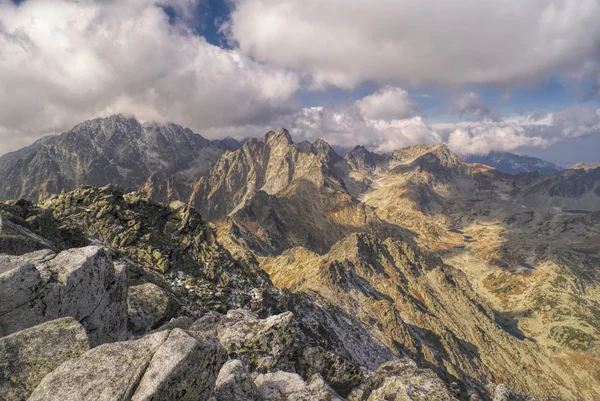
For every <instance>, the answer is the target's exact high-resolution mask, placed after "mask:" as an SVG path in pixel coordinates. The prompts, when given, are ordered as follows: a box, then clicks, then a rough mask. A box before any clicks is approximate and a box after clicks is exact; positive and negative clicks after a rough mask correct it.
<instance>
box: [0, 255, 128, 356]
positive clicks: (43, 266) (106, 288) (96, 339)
mask: <svg viewBox="0 0 600 401" xmlns="http://www.w3.org/2000/svg"><path fill="white" fill-rule="evenodd" d="M126 271H127V269H126V268H125V267H124V266H123V265H121V264H118V263H117V264H114V263H113V261H112V258H111V256H110V255H109V253H108V251H107V250H106V249H105V248H102V247H99V246H90V247H85V248H79V249H71V250H68V251H63V252H61V253H59V254H58V255H56V254H53V253H52V252H50V251H38V252H34V253H31V254H27V255H24V256H21V257H13V256H0V299H2V300H3V302H2V303H1V305H0V334H1V335H8V334H11V333H14V332H17V331H19V330H23V329H25V328H28V327H32V326H35V325H37V324H40V323H42V322H45V321H49V320H53V319H56V318H59V317H64V316H71V317H73V318H75V319H76V320H78V321H79V322H81V324H82V325H83V327H85V329H86V331H87V332H88V336H89V340H90V344H91V345H98V344H102V343H105V342H110V341H117V340H121V339H124V338H125V336H126V324H127V309H126V294H127V284H126ZM4 300H6V301H4Z"/></svg>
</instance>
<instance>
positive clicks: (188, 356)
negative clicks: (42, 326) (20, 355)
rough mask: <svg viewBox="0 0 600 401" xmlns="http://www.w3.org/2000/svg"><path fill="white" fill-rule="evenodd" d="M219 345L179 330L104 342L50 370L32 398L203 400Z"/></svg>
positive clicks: (219, 357) (220, 354) (221, 356)
mask: <svg viewBox="0 0 600 401" xmlns="http://www.w3.org/2000/svg"><path fill="white" fill-rule="evenodd" d="M224 362H225V352H224V350H223V348H222V347H221V346H220V345H218V344H216V343H215V342H212V341H211V340H208V339H206V338H205V337H203V336H200V335H195V334H194V333H189V332H185V331H183V330H180V329H174V330H172V331H162V332H158V333H155V334H149V335H147V336H145V337H143V338H141V339H139V340H135V341H127V342H120V343H112V344H104V345H101V346H99V347H96V348H94V349H92V350H90V351H88V352H86V353H85V354H83V355H82V356H80V357H79V358H77V359H74V360H71V361H68V362H65V363H64V364H62V365H61V366H60V367H59V368H58V369H56V370H55V371H53V372H52V373H50V374H48V375H47V376H46V377H45V378H44V379H43V380H42V382H41V383H40V385H39V386H38V387H37V388H36V389H35V391H34V392H33V394H32V395H31V397H30V398H29V400H31V401H38V400H39V401H42V400H44V401H53V400H56V401H59V400H60V401H71V400H72V401H87V400H90V401H91V400H94V401H95V400H105V401H111V400H115V401H125V400H132V401H147V400H154V401H168V400H174V399H177V400H182V401H185V400H199V401H206V400H208V399H209V397H210V395H211V394H212V390H213V386H214V383H215V380H216V377H217V374H218V372H219V369H220V368H221V366H222V365H223V363H224Z"/></svg>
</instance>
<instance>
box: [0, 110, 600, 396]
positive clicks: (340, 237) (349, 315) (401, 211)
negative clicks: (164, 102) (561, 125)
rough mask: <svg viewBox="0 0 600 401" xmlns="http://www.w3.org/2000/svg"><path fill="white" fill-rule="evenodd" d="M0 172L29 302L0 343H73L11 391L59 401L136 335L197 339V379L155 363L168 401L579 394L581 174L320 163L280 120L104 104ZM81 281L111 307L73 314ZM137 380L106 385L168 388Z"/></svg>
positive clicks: (588, 325) (599, 194)
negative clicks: (231, 128) (235, 129)
mask: <svg viewBox="0 0 600 401" xmlns="http://www.w3.org/2000/svg"><path fill="white" fill-rule="evenodd" d="M494 167H497V168H494ZM508 170H510V171H508ZM554 170H556V171H554ZM513 173H518V174H513ZM0 182H1V183H2V184H1V185H0V199H2V200H5V202H4V203H2V204H0V252H1V253H5V254H8V255H11V256H1V257H0V258H4V259H2V260H0V274H2V275H3V276H1V277H3V281H2V280H0V295H2V296H6V297H7V299H8V297H9V296H10V297H18V296H20V297H25V295H23V294H25V292H26V290H25V289H23V290H22V291H19V290H18V289H15V288H21V287H18V286H17V287H15V286H14V285H13V284H11V283H19V282H23V281H19V280H20V277H30V276H31V277H34V276H35V277H36V278H35V279H34V278H28V280H31V282H32V283H33V284H31V285H30V286H29V288H35V291H33V292H32V293H31V294H32V295H27V296H28V297H29V298H27V302H29V303H30V305H33V306H35V308H32V309H24V308H23V307H22V305H24V304H26V303H27V302H25V301H24V302H25V303H23V302H21V303H19V302H17V301H15V302H14V305H13V303H11V304H8V306H6V307H5V308H4V309H0V336H3V337H0V355H2V353H3V352H4V353H6V352H8V351H6V350H7V349H8V348H7V346H6V347H5V348H2V347H3V345H2V341H9V340H10V341H13V343H15V342H17V341H20V340H18V338H20V337H18V336H25V334H22V333H25V331H26V330H33V329H35V328H36V327H40V326H35V325H37V324H50V323H48V322H55V320H53V319H57V318H64V317H65V316H71V317H74V318H75V319H76V320H77V321H78V322H79V323H77V322H75V323H73V324H75V325H76V324H81V327H83V329H81V330H84V331H85V333H87V336H88V338H89V339H90V346H91V347H92V348H91V350H89V351H88V350H87V349H77V350H72V352H71V353H70V354H69V353H67V354H65V355H67V356H64V355H62V354H61V355H62V356H61V357H60V358H59V359H60V364H59V363H56V364H55V366H54V365H53V366H52V367H47V368H44V369H45V370H44V374H41V373H39V374H37V376H35V377H34V379H31V377H33V376H34V375H33V374H30V376H28V377H30V381H31V380H33V381H32V383H34V384H31V385H28V386H24V387H23V389H21V387H18V385H17V384H15V383H18V382H19V380H21V379H15V381H14V382H11V380H10V378H8V379H6V380H5V383H4V382H2V381H1V380H0V392H1V391H9V390H2V389H7V388H8V389H10V391H13V393H14V394H17V393H18V394H26V395H27V396H19V397H21V398H19V397H16V396H15V399H27V397H29V395H30V394H32V395H31V396H32V397H33V398H30V399H60V398H52V397H59V395H56V394H60V392H61V391H64V392H67V391H71V393H69V394H79V396H80V397H81V393H77V391H78V390H77V389H76V388H75V387H77V386H75V387H73V388H70V387H69V388H67V387H68V385H67V384H66V383H72V382H73V383H79V382H78V381H83V380H84V377H83V376H81V377H79V376H75V373H73V372H74V371H76V370H78V369H80V370H81V371H83V372H90V373H86V374H87V375H88V376H86V377H100V378H98V379H97V380H98V381H97V383H99V384H98V386H97V387H100V388H103V386H108V384H107V383H116V382H115V381H114V378H112V376H110V375H111V373H110V372H104V371H100V372H97V367H98V366H99V365H98V364H102V363H107V364H115V366H117V367H118V368H119V369H124V371H126V372H127V371H129V370H127V369H125V368H123V367H122V366H123V365H122V362H117V361H116V359H111V358H112V357H111V355H114V353H115V352H116V351H115V350H120V351H119V352H122V353H123V354H124V355H133V350H134V349H135V350H142V349H146V348H144V347H149V348H148V350H149V351H143V352H146V353H147V354H148V355H154V356H152V357H150V361H153V360H154V359H153V358H158V357H157V356H156V355H163V354H164V353H165V352H167V351H166V350H168V349H171V351H169V352H171V354H168V353H167V354H165V356H164V358H167V357H168V356H169V355H171V358H174V357H173V356H172V354H173V352H174V351H172V349H174V348H168V347H167V348H163V347H166V345H157V346H156V347H154V348H152V347H151V346H150V345H143V344H146V343H148V344H151V343H152V341H158V343H159V344H167V343H166V341H170V340H169V339H170V338H171V336H174V337H177V338H178V340H177V341H180V342H181V341H184V340H183V339H184V338H185V339H186V340H185V341H187V343H186V344H194V345H193V346H192V345H189V347H191V348H189V349H192V348H193V349H196V348H198V347H201V348H202V347H204V348H202V349H205V350H210V352H209V351H206V352H205V353H203V354H202V355H204V356H203V357H202V358H207V355H210V358H212V359H211V361H212V362H211V364H210V366H211V368H210V369H208V370H206V372H209V371H210V372H211V373H210V375H209V374H208V373H206V376H205V378H204V379H202V380H205V381H202V380H200V379H198V380H195V381H190V382H189V383H188V382H187V381H185V380H181V377H182V376H181V375H182V374H183V373H181V372H185V375H190V376H189V377H196V376H194V374H198V373H195V372H196V370H194V369H193V368H191V367H186V366H188V365H186V364H180V365H177V366H180V367H181V366H184V367H185V368H177V369H180V370H177V369H175V368H173V369H172V370H169V369H170V368H169V369H166V370H163V373H161V374H167V375H172V377H177V378H178V380H179V382H181V383H187V384H185V385H186V386H188V387H186V388H185V389H184V390H185V391H187V392H188V394H191V393H192V392H194V393H195V394H200V393H201V391H200V389H199V388H198V383H200V382H202V383H206V385H205V386H204V387H202V389H203V390H202V394H205V395H206V396H204V395H203V396H202V397H204V398H201V399H203V400H208V399H209V397H210V396H211V395H210V394H213V396H214V397H215V399H216V400H227V399H257V400H258V399H264V400H304V399H306V400H313V399H314V400H372V401H374V400H381V399H390V400H401V399H411V400H423V399H442V400H452V399H463V400H491V399H492V398H493V399H494V400H525V399H530V398H527V397H535V399H540V400H560V399H564V400H594V399H600V390H599V389H600V376H599V375H598V372H600V353H599V352H598V350H599V349H600V348H599V344H600V272H599V271H598V268H597V266H598V262H600V207H599V205H600V168H597V167H596V166H593V165H580V166H578V165H576V166H573V167H572V168H570V169H560V168H559V167H557V166H555V165H552V164H550V163H546V162H543V161H540V160H539V159H534V158H527V157H523V156H517V155H512V154H499V153H497V154H490V155H488V157H484V158H471V157H467V158H464V159H462V158H461V157H459V156H458V155H456V154H454V153H453V152H452V151H451V150H450V149H449V148H448V147H447V146H445V145H444V144H439V145H417V146H411V147H407V148H403V149H398V150H396V151H393V152H389V153H384V154H379V153H374V152H371V151H369V150H368V149H366V148H365V147H362V146H357V147H355V148H354V149H352V150H351V151H350V152H348V153H346V154H345V155H343V156H341V155H338V154H337V153H336V152H335V151H334V149H333V148H332V147H331V146H330V145H329V144H328V143H327V142H325V141H323V140H320V139H319V140H316V141H314V142H312V143H310V142H300V143H294V141H293V138H292V136H291V135H290V133H289V132H288V131H287V130H285V129H281V130H279V131H276V132H275V131H271V132H268V133H267V134H266V135H265V136H264V137H263V138H261V139H257V138H253V139H249V140H247V141H244V143H243V144H242V143H239V142H237V141H235V140H229V139H228V140H221V141H209V140H206V139H204V138H202V137H201V136H200V135H197V134H194V133H193V132H192V131H191V130H188V129H185V128H182V127H180V126H177V125H174V124H168V125H158V124H140V123H139V122H137V121H136V120H135V119H129V118H125V117H122V116H113V117H110V118H107V119H96V120H92V121H88V122H85V123H82V124H80V125H78V126H76V127H75V128H73V130H71V131H69V132H67V133H64V134H61V135H58V136H53V137H48V138H44V139H42V140H40V141H38V142H37V143H35V144H34V145H32V146H30V147H28V148H25V149H23V150H20V151H17V152H14V153H11V154H8V155H5V156H3V157H2V158H0ZM97 187H102V188H97ZM18 198H25V199H23V200H17V199H18ZM9 199H13V200H9ZM94 246H95V247H97V248H101V249H105V251H104V250H102V251H100V250H98V249H96V248H94ZM90 247H91V248H94V249H91V248H90ZM82 250H85V252H87V253H86V255H92V254H93V255H94V256H93V260H94V261H97V262H94V263H96V264H94V263H91V262H79V261H80V260H81V258H82V257H81V256H78V255H80V253H81V252H84V251H82ZM32 252H33V253H32ZM40 252H42V253H43V252H48V253H46V254H42V253H40ZM99 252H100V253H99ZM102 252H105V253H106V255H110V256H105V254H104V253H102ZM86 257H88V258H92V256H86ZM84 259H85V258H84ZM108 259H110V260H111V262H110V263H109V262H107V260H108ZM86 260H87V259H86ZM61 263H62V265H61ZM113 264H114V265H115V266H126V268H127V270H128V274H127V278H126V279H125V278H118V277H117V276H118V274H117V273H110V275H109V276H110V280H109V279H108V278H106V279H104V281H101V282H102V283H108V282H110V283H112V284H106V285H104V286H102V285H100V284H98V285H99V287H98V288H96V287H92V288H94V291H95V292H94V291H91V292H90V291H88V292H82V293H79V292H77V291H75V292H74V293H75V295H74V296H75V297H77V299H76V301H73V299H72V298H69V297H70V295H62V294H71V293H72V291H74V290H71V292H68V291H67V290H65V291H66V292H64V293H63V292H60V291H59V292H57V293H55V292H51V291H58V290H54V288H59V287H60V285H68V283H69V280H68V278H69V277H71V275H74V274H75V273H76V272H78V271H80V270H82V269H84V267H86V266H96V265H97V266H96V267H94V269H95V270H94V272H96V273H93V274H92V273H90V275H91V276H94V274H98V272H99V271H104V270H103V269H108V270H110V271H111V272H112V271H113V270H114V271H115V272H117V270H118V269H117V267H114V269H113V267H112V266H113ZM46 265H47V267H43V266H46ZM34 266H37V267H34ZM57 266H69V267H68V269H67V268H62V270H60V269H59V267H57ZM100 266H104V267H100ZM106 266H109V267H110V268H108V267H106ZM32 269H33V270H32ZM57 269H58V270H57ZM119 269H120V267H119ZM84 270H85V269H84ZM36 271H40V272H42V273H39V274H38V273H35V272H36ZM119 271H120V270H119ZM36 274H37V276H36ZM103 274H107V273H103ZM119 274H120V273H119ZM115 275H117V276H115ZM40 277H41V278H40ZM73 277H74V278H73V280H75V279H77V280H80V281H79V282H82V283H84V282H85V280H87V278H86V277H87V276H86V275H84V274H82V275H81V276H73ZM107 277H108V276H107ZM119 277H121V276H119ZM9 279H10V280H9ZM11 280H12V281H11ZM36 280H37V281H36ZM44 280H45V281H44ZM53 280H55V281H56V282H55V281H53ZM111 280H112V281H111ZM81 285H83V284H81ZM46 287H47V288H48V289H47V290H46V289H45V288H46ZM150 288H152V290H150ZM117 289H119V291H120V292H119V291H117ZM36 291H37V292H36ZM44 291H46V292H44ZM61 291H62V290H61ZM38 293H39V295H36V294H38ZM90 293H91V294H100V295H97V296H98V297H101V296H102V297H107V298H110V299H113V300H119V299H120V300H121V301H119V302H121V303H122V304H123V305H125V304H127V305H129V307H128V310H126V311H125V310H120V311H119V312H118V313H117V312H116V311H115V310H109V309H106V311H104V309H102V308H100V307H99V309H97V310H99V311H100V310H103V312H98V313H99V314H100V315H98V316H96V315H94V313H95V312H85V313H83V312H80V309H81V310H86V311H87V310H88V309H86V308H87V305H88V304H89V303H90V300H89V297H90V296H91V295H90ZM48 294H52V296H50V295H48ZM56 294H58V295H56ZM123 297H125V298H126V299H125V298H123ZM19 299H20V298H19ZM123 299H125V300H123ZM69 302H70V303H69ZM114 302H116V301H114ZM67 304H68V305H69V306H68V307H67V306H64V305H67ZM116 304H118V302H116ZM42 305H43V307H42ZM57 305H58V306H57ZM73 305H74V306H73ZM82 305H85V306H86V308H84V307H83V306H82ZM99 305H104V303H100V304H99ZM160 305H162V306H160ZM159 306H160V307H159ZM78 308H79V309H78ZM92 309H93V308H92ZM93 310H96V309H93ZM37 311H42V312H39V313H38V312H37ZM46 311H47V312H46ZM62 311H65V312H64V313H63V312H62ZM67 311H68V312H67ZM90 313H91V314H90ZM92 317H93V318H92ZM119 319H120V320H119ZM171 319H174V320H171ZM186 319H187V320H186ZM117 320H118V321H119V322H121V321H124V322H125V323H123V322H121V323H120V325H116V324H115V322H116V321H117ZM61 324H62V323H61ZM125 326H127V330H124V327H125ZM32 327H33V328H32ZM45 327H46V326H45ZM61 327H62V326H61ZM107 327H109V328H110V330H109V329H107ZM36 330H41V329H36ZM44 330H48V329H47V327H46V328H44ZM73 330H75V329H73ZM156 330H158V331H156ZM161 330H162V331H161ZM177 330H179V331H177ZM199 332H201V334H197V333H199ZM27 333H29V332H27ZM98 333H101V334H98ZM158 333H163V335H164V336H166V337H165V339H162V340H160V341H159V340H156V339H154V340H153V339H152V338H154V337H152V336H156V338H158V337H159V334H158ZM164 333H166V334H164ZM32 335H33V334H27V336H32ZM73 335H75V334H73ZM78 335H79V334H78ZM186 336H187V337H186ZM188 337H189V338H188ZM23 338H30V337H23ZM207 338H212V339H213V340H215V341H216V342H217V343H219V344H220V346H222V347H223V348H224V351H220V348H218V347H217V346H213V345H210V346H209V345H207V344H208V340H207ZM5 339H9V340H5ZM144 341H145V342H144ZM161 341H162V342H161ZM172 341H175V339H173V340H172ZM185 341H184V342H185ZM198 341H199V342H200V343H201V344H205V345H202V346H200V345H196V342H198ZM13 343H10V344H13ZM99 344H104V345H99ZM97 345H99V346H98V347H96V346H97ZM110 347H113V348H114V349H113V348H110ZM157 347H158V348H157ZM194 347H196V348H194ZM211 347H212V348H211ZM150 349H151V351H150ZM186 349H187V348H186ZM161 350H162V351H161ZM20 352H21V351H20ZM94 352H95V354H94ZM136 352H142V351H136ZM161 352H162V354H161ZM190 352H191V351H190ZM90 353H91V354H90ZM221 353H222V354H221ZM69 355H70V356H69ZM190 355H191V354H190ZM194 355H196V354H194ZM54 357H56V355H54ZM56 358H58V357H56ZM136 358H137V357H134V356H131V359H130V360H131V361H135V360H136ZM140 358H141V359H143V358H142V357H140ZM181 358H183V359H182V360H185V361H187V359H185V358H187V354H186V355H184V356H181ZM190 358H191V356H190ZM194 358H196V360H200V359H201V360H203V361H204V360H205V359H202V358H200V357H199V356H198V355H196V356H194ZM198 358H200V359H198ZM225 359H229V362H227V363H225ZM0 363H1V362H0ZM132 363H133V362H132ZM136 363H137V362H136ZM140 363H141V362H140ZM149 363H150V365H152V362H149ZM186 363H187V362H186ZM198 363H200V362H198ZM202 363H207V364H208V362H202ZM232 364H235V366H236V367H235V369H234V367H233V365H232ZM59 365H60V366H62V367H59ZM15 366H16V365H15ZM15 366H13V365H11V367H10V369H11V372H13V371H17V370H18V369H17V367H15ZM111 366H112V365H111ZM136 366H137V365H136ZM139 366H142V365H139ZM165 366H167V365H165ZM168 366H171V365H168ZM206 366H209V365H206ZM75 367H77V369H75ZM19 369H25V368H19ZM132 369H133V368H132ZM181 369H183V370H181ZM186 369H187V370H186ZM211 369H212V370H211ZM133 370H135V369H133ZM133 370H131V371H133ZM142 371H143V372H142V373H140V374H141V376H140V379H139V380H138V379H135V380H134V379H131V381H130V382H127V383H125V382H124V384H123V388H127V389H130V390H127V391H133V393H135V394H138V393H139V394H142V393H143V391H150V390H148V389H150V388H151V389H153V390H152V391H154V392H155V393H152V394H155V396H156V397H157V398H147V399H169V398H164V397H165V396H164V394H167V393H165V392H168V390H167V387H168V386H166V387H164V388H163V387H161V386H163V385H164V383H167V381H168V380H167V379H164V381H160V380H158V379H152V377H156V374H155V373H152V372H154V371H153V370H150V373H152V374H154V375H155V376H151V375H150V374H146V373H144V372H146V370H144V369H142ZM19 372H21V371H19ZM91 372H94V373H91ZM165 372H166V373H165ZM11 374H12V373H11ZM19 374H21V373H19ZM103 375H104V376H103ZM38 376H39V377H38ZM213 376H214V377H213ZM10 377H14V378H20V377H21V376H18V375H17V373H14V374H12V376H10ZM170 377H171V376H170ZM228 378H229V379H228ZM85 380H89V379H85ZM111 380H112V381H111ZM153 380H154V381H153ZM157 380H158V381H157ZM146 381H150V382H149V383H150V384H147V385H146V384H144V385H142V384H143V383H146ZM179 382H178V383H179ZM3 383H4V384H3ZM11 383H12V384H11ZM119 383H120V382H119ZM241 383H243V385H242V384H241ZM284 383H288V384H287V385H284ZM290 383H295V384H294V386H295V387H294V389H295V390H294V391H292V390H290V386H292V384H290ZM84 384H85V383H84ZM115 385H116V384H115ZM182 385H183V384H182ZM203 385H204V384H203ZM3 386H4V387H3ZM189 386H191V387H189ZM194 386H195V387H194ZM83 387H85V386H83V385H82V386H81V388H83ZM17 388H18V390H16V389H17ZM275 389H277V390H275ZM192 390H193V391H192ZM86 391H89V392H88V394H95V393H94V392H93V390H86ZM123 391H125V390H123ZM161 391H162V392H163V393H161ZM169 391H170V390H169ZM173 391H174V390H173ZM13 393H11V394H13ZM133 393H132V394H133ZM159 393H160V394H163V395H161V396H159V395H160V394H159ZM233 393H235V394H237V395H236V396H235V397H234V396H232V395H231V394H233ZM242 393H243V395H240V394H242ZM0 394H1V393H0ZM7 394H8V393H7ZM156 394H159V395H156ZM180 394H181V393H180ZM227 394H229V395H227ZM36 397H37V398H36ZM44 397H46V398H44ZM148 397H150V396H148ZM160 397H163V398H160ZM236 397H237V398H236ZM294 397H295V398H294ZM302 397H304V398H302ZM394 397H395V398H394ZM402 397H404V398H402ZM502 397H504V398H502ZM73 399H84V398H77V396H74V398H73ZM90 399H93V398H90ZM115 399H117V398H115ZM132 399H146V398H142V396H141V395H139V398H135V397H134V398H132ZM182 399H183V398H182Z"/></svg>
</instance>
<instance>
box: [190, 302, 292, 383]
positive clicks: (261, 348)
mask: <svg viewBox="0 0 600 401" xmlns="http://www.w3.org/2000/svg"><path fill="white" fill-rule="evenodd" d="M190 330H199V331H204V332H209V333H212V334H216V336H217V337H218V338H219V341H220V342H221V344H222V345H223V346H224V347H225V349H226V350H227V354H228V355H229V357H230V358H235V359H240V360H242V361H243V362H244V363H245V364H247V366H248V368H249V369H250V371H255V370H257V371H259V372H267V371H271V370H274V369H286V368H287V369H288V370H289V369H293V362H292V360H291V359H292V357H293V345H294V334H295V332H296V323H295V321H294V315H293V314H292V313H290V312H286V313H282V314H280V315H274V316H270V317H268V318H266V319H259V318H258V316H256V315H255V314H254V313H252V312H250V311H248V310H244V309H237V310H232V311H229V312H227V315H225V316H223V315H218V314H215V313H213V314H210V315H208V316H206V317H205V318H203V319H200V320H199V321H198V322H196V323H194V324H193V325H192V326H191V327H190Z"/></svg>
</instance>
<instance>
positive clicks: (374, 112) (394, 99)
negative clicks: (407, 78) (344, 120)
mask: <svg viewBox="0 0 600 401" xmlns="http://www.w3.org/2000/svg"><path fill="white" fill-rule="evenodd" d="M357 104H358V108H359V109H360V112H361V114H362V115H363V116H364V117H365V118H367V119H370V120H392V119H403V118H408V117H410V116H412V115H413V114H414V113H415V112H416V111H417V104H416V103H415V102H414V101H413V100H412V99H411V98H410V96H409V95H408V92H407V91H405V90H404V89H401V88H394V87H385V88H382V89H380V90H378V91H377V92H375V93H373V94H372V95H369V96H366V97H364V98H362V99H361V100H360V101H358V103H357Z"/></svg>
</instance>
